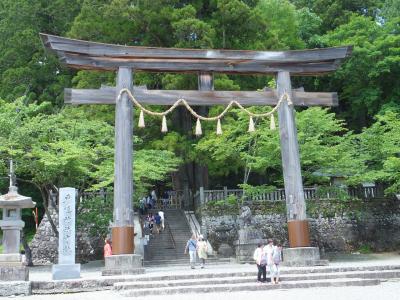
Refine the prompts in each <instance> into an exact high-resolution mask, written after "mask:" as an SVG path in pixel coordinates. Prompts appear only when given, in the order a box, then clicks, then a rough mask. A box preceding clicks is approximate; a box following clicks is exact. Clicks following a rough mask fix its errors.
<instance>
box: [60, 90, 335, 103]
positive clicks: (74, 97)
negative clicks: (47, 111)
mask: <svg viewBox="0 0 400 300" xmlns="http://www.w3.org/2000/svg"><path fill="white" fill-rule="evenodd" d="M133 93H134V96H135V98H136V99H137V100H138V101H139V102H140V103H142V104H145V105H172V104H173V103H174V102H175V101H176V100H178V99H179V98H183V99H185V100H186V101H188V102H189V104H190V105H193V106H196V105H199V106H202V105H203V106H204V105H207V106H208V105H227V104H228V103H229V102H230V101H232V100H236V101H238V102H239V103H240V104H242V105H245V106H261V105H275V104H276V103H277V101H278V100H277V99H278V97H277V96H276V92H275V91H273V90H267V91H256V92H254V91H187V90H181V91H179V90H147V89H145V88H143V87H137V86H135V87H134V88H133ZM115 94H116V89H115V87H106V88H101V89H98V90H97V89H65V90H64V102H65V103H66V104H73V105H79V104H115ZM293 102H294V104H295V105H297V106H337V105H338V97H337V94H336V93H312V92H304V90H294V91H293Z"/></svg>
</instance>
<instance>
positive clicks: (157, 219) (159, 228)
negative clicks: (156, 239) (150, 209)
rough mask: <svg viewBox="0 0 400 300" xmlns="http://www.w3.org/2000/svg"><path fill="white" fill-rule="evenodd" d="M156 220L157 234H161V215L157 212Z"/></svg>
mask: <svg viewBox="0 0 400 300" xmlns="http://www.w3.org/2000/svg"><path fill="white" fill-rule="evenodd" d="M154 221H155V223H156V231H157V234H160V230H161V216H160V215H159V214H158V213H156V216H155V217H154Z"/></svg>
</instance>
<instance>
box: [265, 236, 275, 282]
mask: <svg viewBox="0 0 400 300" xmlns="http://www.w3.org/2000/svg"><path fill="white" fill-rule="evenodd" d="M264 252H265V256H266V259H267V267H268V272H269V275H270V277H271V284H275V281H274V260H273V258H272V255H273V253H274V241H273V240H272V239H269V240H268V244H267V245H266V246H265V247H264Z"/></svg>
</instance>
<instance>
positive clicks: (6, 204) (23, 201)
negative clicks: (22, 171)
mask: <svg viewBox="0 0 400 300" xmlns="http://www.w3.org/2000/svg"><path fill="white" fill-rule="evenodd" d="M9 176H10V187H9V188H8V193H7V194H5V195H1V196H0V208H32V207H35V205H36V202H33V201H32V198H31V197H26V196H22V195H20V194H18V187H16V183H15V182H16V177H15V172H14V165H13V161H12V160H10V174H9Z"/></svg>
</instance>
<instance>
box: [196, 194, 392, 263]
mask: <svg viewBox="0 0 400 300" xmlns="http://www.w3.org/2000/svg"><path fill="white" fill-rule="evenodd" d="M399 204H400V202H399V201H396V200H394V199H390V200H381V201H379V202H378V201H374V202H368V203H367V202H362V201H359V202H357V203H355V202H353V203H352V204H351V205H350V204H346V203H343V202H341V203H339V202H338V203H336V204H335V203H331V204H327V203H326V202H325V203H321V204H318V203H317V204H315V203H314V204H312V205H310V211H309V212H308V215H309V216H310V215H311V218H310V219H309V221H310V233H311V244H312V246H317V247H319V248H320V249H321V253H322V255H323V253H324V252H335V251H345V252H352V251H359V250H360V249H364V250H368V249H371V250H373V251H386V250H398V249H400V206H399ZM247 205H250V207H251V210H252V212H253V216H252V224H255V225H256V227H258V228H260V229H261V231H262V232H263V235H264V238H274V239H276V240H278V241H280V242H282V243H283V244H284V246H288V234H287V223H286V214H285V210H284V209H283V210H282V203H280V204H277V205H278V206H277V207H276V209H275V211H277V212H276V213H274V212H272V211H274V209H273V208H272V207H271V206H269V207H268V208H267V209H260V204H247ZM283 205H284V204H283ZM311 206H312V207H311ZM346 207H347V208H346ZM235 210H236V209H232V207H231V209H229V208H222V209H221V208H218V209H215V207H214V208H212V207H211V208H210V207H206V208H205V209H203V210H202V211H201V212H200V213H199V214H198V217H199V219H200V220H199V221H200V222H201V225H202V226H201V227H202V231H203V232H205V233H206V235H207V238H208V240H209V241H210V243H211V245H212V246H213V248H214V249H215V250H218V249H219V248H220V247H221V246H222V248H223V249H226V248H227V246H228V245H229V247H231V248H232V249H233V248H234V241H235V240H237V238H238V228H239V218H238V213H235ZM263 210H264V212H263ZM224 211H225V213H224ZM236 211H238V210H236ZM223 251H225V250H223Z"/></svg>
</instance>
